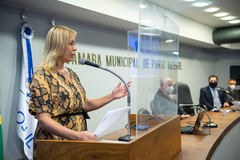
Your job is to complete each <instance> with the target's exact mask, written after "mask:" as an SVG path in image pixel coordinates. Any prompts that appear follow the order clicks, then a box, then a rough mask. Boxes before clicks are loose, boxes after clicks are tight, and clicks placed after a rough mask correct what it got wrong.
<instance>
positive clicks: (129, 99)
mask: <svg viewBox="0 0 240 160" xmlns="http://www.w3.org/2000/svg"><path fill="white" fill-rule="evenodd" d="M99 68H101V69H103V70H105V71H108V72H110V73H112V74H113V75H115V76H116V77H118V78H119V79H120V80H121V81H122V82H123V84H124V85H125V87H126V89H127V92H128V95H127V106H128V107H129V108H130V109H131V97H130V91H129V88H128V86H127V84H126V82H125V81H124V80H123V78H122V77H121V76H119V75H118V74H116V73H115V72H113V71H111V70H109V69H107V68H103V67H101V66H99ZM130 109H129V111H128V133H127V135H125V136H121V137H119V138H118V140H119V141H125V142H129V141H131V140H132V139H134V138H136V137H135V136H133V135H131V133H130V130H131V126H130V123H131V122H130V114H131V111H130Z"/></svg>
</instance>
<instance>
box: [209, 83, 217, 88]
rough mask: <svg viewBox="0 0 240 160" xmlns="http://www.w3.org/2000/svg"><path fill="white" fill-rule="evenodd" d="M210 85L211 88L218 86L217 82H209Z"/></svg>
mask: <svg viewBox="0 0 240 160" xmlns="http://www.w3.org/2000/svg"><path fill="white" fill-rule="evenodd" d="M209 86H210V87H211V88H216V87H217V83H211V82H210V83H209Z"/></svg>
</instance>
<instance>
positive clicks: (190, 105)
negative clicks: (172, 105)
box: [178, 104, 196, 108]
mask: <svg viewBox="0 0 240 160" xmlns="http://www.w3.org/2000/svg"><path fill="white" fill-rule="evenodd" d="M178 106H179V107H181V108H184V107H194V106H196V105H194V104H179V105H178Z"/></svg>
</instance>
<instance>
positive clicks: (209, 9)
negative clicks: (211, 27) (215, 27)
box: [205, 8, 219, 12]
mask: <svg viewBox="0 0 240 160" xmlns="http://www.w3.org/2000/svg"><path fill="white" fill-rule="evenodd" d="M218 10H219V8H208V9H206V10H205V12H216V11H218Z"/></svg>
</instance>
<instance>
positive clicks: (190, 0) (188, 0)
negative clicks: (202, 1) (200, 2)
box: [184, 0, 196, 2]
mask: <svg viewBox="0 0 240 160" xmlns="http://www.w3.org/2000/svg"><path fill="white" fill-rule="evenodd" d="M184 1H185V2H193V1H196V0H184Z"/></svg>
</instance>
